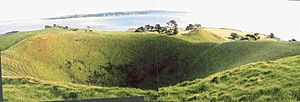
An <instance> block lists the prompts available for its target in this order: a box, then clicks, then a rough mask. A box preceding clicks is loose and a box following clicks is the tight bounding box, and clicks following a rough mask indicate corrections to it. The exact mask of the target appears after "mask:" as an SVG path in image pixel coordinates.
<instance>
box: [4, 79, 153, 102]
mask: <svg viewBox="0 0 300 102" xmlns="http://www.w3.org/2000/svg"><path fill="white" fill-rule="evenodd" d="M3 89H4V101H5V102H24V101H25V102H33V101H34V102H35V101H50V100H74V99H92V98H116V97H129V96H145V100H155V99H156V98H157V96H158V95H157V92H155V91H151V90H140V89H134V88H119V87H97V86H86V85H78V84H71V83H57V82H45V81H42V80H38V79H34V78H24V77H23V78H21V77H20V78H16V77H5V78H4V79H3Z"/></svg>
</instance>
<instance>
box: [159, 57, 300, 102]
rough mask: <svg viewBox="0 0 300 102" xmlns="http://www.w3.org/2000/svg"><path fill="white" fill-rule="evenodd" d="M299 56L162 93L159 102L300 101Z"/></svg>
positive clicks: (235, 69) (260, 63)
mask: <svg viewBox="0 0 300 102" xmlns="http://www.w3.org/2000/svg"><path fill="white" fill-rule="evenodd" d="M299 62H300V56H294V57H288V58H283V59H279V60H276V61H266V62H256V63H251V64H247V65H243V66H240V67H237V68H234V69H231V70H227V71H224V72H219V73H216V74H214V75H211V76H209V77H206V78H204V79H196V80H193V81H186V82H183V83H179V84H177V85H175V86H170V87H164V88H161V89H160V90H159V96H160V97H159V99H158V100H160V101H231V102H239V101H260V102H266V101H269V102H287V101H288V102H299V101H300V63H299Z"/></svg>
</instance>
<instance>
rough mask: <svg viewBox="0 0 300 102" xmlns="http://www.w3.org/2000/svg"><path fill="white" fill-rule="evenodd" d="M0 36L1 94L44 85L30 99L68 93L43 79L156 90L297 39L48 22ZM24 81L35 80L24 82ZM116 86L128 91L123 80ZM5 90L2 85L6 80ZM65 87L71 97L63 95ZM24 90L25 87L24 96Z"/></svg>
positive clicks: (282, 48) (293, 50)
mask: <svg viewBox="0 0 300 102" xmlns="http://www.w3.org/2000/svg"><path fill="white" fill-rule="evenodd" d="M0 39H5V40H0V45H1V46H0V48H1V50H2V65H3V69H2V71H3V75H4V76H5V77H7V78H8V79H5V80H12V81H9V82H8V84H6V86H5V87H6V88H8V89H9V88H10V90H12V91H11V92H10V94H7V95H8V96H7V97H8V99H10V98H11V97H14V96H15V95H18V93H19V92H18V90H19V91H24V90H23V88H24V89H26V90H30V89H31V88H32V89H36V88H39V89H41V90H39V91H37V93H38V92H44V93H45V97H43V98H44V99H42V98H38V97H33V98H36V99H37V100H50V99H51V100H52V99H70V97H71V96H72V95H74V93H66V94H63V93H62V94H60V96H52V95H53V93H49V90H52V89H47V87H46V88H43V87H44V86H45V84H46V85H48V84H49V83H50V84H51V85H50V86H52V84H53V85H56V84H57V83H70V84H72V85H73V84H74V85H75V84H76V85H77V84H81V85H86V87H88V88H90V87H91V86H90V85H93V87H96V86H97V87H101V88H108V89H109V88H110V87H132V88H141V89H152V90H158V88H161V87H166V86H170V85H175V84H177V83H180V82H183V81H187V80H194V79H197V78H205V77H207V76H209V75H212V74H215V73H217V72H220V71H224V70H227V69H231V68H234V67H237V66H240V65H244V64H247V63H251V62H256V61H269V60H275V59H278V58H283V57H288V56H293V55H299V54H300V46H299V45H300V43H298V42H293V43H288V42H281V41H230V40H228V39H226V38H225V37H222V36H219V34H217V33H213V32H211V31H209V30H205V29H200V30H195V31H192V32H190V33H189V34H186V35H176V36H167V35H159V34H155V33H147V32H145V33H133V32H106V31H94V32H84V31H82V30H79V31H69V30H63V29H58V28H51V29H46V30H39V31H30V32H20V33H16V34H13V35H1V36H0ZM24 78H25V79H24ZM28 78H29V79H28ZM35 79H38V80H39V81H35ZM14 80H17V81H16V83H17V84H15V83H14V82H15V81H14ZM23 80H25V81H24V83H23ZM18 81H21V82H18ZM31 81H34V82H35V83H37V84H28V82H31ZM40 81H42V82H40ZM11 82H13V83H11ZM19 83H21V84H19ZM47 83H48V84H47ZM35 85H36V86H35ZM59 85H62V84H59ZM76 85H75V86H76ZM25 87H27V88H25ZM59 87H61V88H62V89H63V90H67V89H70V91H66V92H73V91H76V92H77V91H78V92H80V93H76V95H77V96H76V97H75V98H88V95H82V94H86V93H85V90H83V89H80V88H72V87H71V88H70V87H69V86H59ZM13 89H15V90H13ZM43 90H44V91H43ZM55 90H56V89H55ZM120 90H125V91H124V92H125V93H126V92H128V91H126V90H127V89H126V88H120ZM128 90H131V89H128ZM133 90H135V89H133ZM4 91H5V93H8V92H9V91H8V90H6V89H5V88H4ZM31 91H34V90H31ZM144 91H145V92H146V91H147V90H140V91H134V92H132V93H131V94H127V95H118V94H121V93H118V94H108V93H107V96H101V95H99V96H97V95H96V96H94V97H111V96H115V97H117V96H134V95H143V94H144ZM147 92H148V91H147ZM90 93H98V92H95V91H92V92H90ZM55 94H57V93H55ZM70 94H72V95H71V96H70V97H67V96H64V95H70ZM149 94H151V95H148V96H149V97H148V96H147V100H150V99H151V100H153V97H154V96H155V94H156V93H152V91H151V92H150V93H149ZM31 95H33V94H31ZM78 95H79V96H78ZM110 95H111V96H110ZM46 96H47V97H46ZM48 96H49V97H48ZM30 97H32V96H30V95H29V96H26V95H25V96H24V100H25V99H26V100H27V98H28V99H29V98H30ZM94 97H91V98H94ZM166 97H167V96H166ZM71 98H72V97H71ZM73 98H74V97H73ZM22 99H23V98H22ZM166 99H167V98H166ZM16 100H18V99H16ZM20 100H21V99H20ZM162 100H165V99H162Z"/></svg>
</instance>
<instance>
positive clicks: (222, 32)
mask: <svg viewBox="0 0 300 102" xmlns="http://www.w3.org/2000/svg"><path fill="white" fill-rule="evenodd" d="M202 30H204V31H207V32H211V33H213V34H215V35H218V36H219V37H221V38H224V39H228V37H230V35H231V33H236V34H238V35H241V36H245V35H247V34H254V33H257V32H246V31H241V30H236V29H230V28H213V27H203V28H202ZM259 34H260V35H259V36H260V39H259V40H260V41H278V39H269V38H268V35H269V34H262V33H259Z"/></svg>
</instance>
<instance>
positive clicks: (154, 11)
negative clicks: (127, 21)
mask: <svg viewBox="0 0 300 102" xmlns="http://www.w3.org/2000/svg"><path fill="white" fill-rule="evenodd" d="M155 13H166V14H167V13H188V12H183V11H167V10H146V11H120V12H104V13H95V14H74V15H66V16H60V17H52V18H44V20H57V19H71V18H87V17H114V16H129V15H146V14H155Z"/></svg>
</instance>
